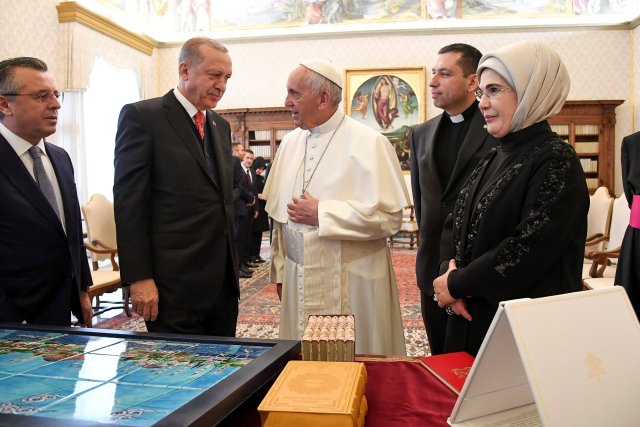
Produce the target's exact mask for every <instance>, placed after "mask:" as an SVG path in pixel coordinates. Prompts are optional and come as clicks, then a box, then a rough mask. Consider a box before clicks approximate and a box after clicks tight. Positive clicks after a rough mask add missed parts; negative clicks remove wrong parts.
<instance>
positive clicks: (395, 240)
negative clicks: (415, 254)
mask: <svg viewBox="0 0 640 427" xmlns="http://www.w3.org/2000/svg"><path fill="white" fill-rule="evenodd" d="M419 243H420V232H419V231H418V223H417V222H416V215H415V211H414V209H413V205H411V206H408V207H406V208H405V209H404V215H403V218H402V224H401V225H400V231H398V232H397V233H396V234H395V235H394V236H391V237H389V245H390V246H391V247H395V246H400V245H406V246H409V249H413V247H414V246H415V247H416V248H417V247H418V244H419Z"/></svg>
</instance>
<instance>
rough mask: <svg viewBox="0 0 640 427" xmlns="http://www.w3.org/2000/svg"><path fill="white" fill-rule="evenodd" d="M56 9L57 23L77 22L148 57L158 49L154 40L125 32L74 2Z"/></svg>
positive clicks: (63, 3) (62, 3)
mask: <svg viewBox="0 0 640 427" xmlns="http://www.w3.org/2000/svg"><path fill="white" fill-rule="evenodd" d="M56 7H57V9H58V22H60V23H64V22H77V23H78V24H82V25H84V26H86V27H89V28H91V29H93V30H96V31H98V32H100V33H102V34H104V35H106V36H109V37H111V38H112V39H115V40H117V41H119V42H122V43H124V44H126V45H127V46H130V47H132V48H134V49H137V50H139V51H140V52H143V53H145V54H147V55H149V56H151V54H152V53H153V49H155V48H156V47H158V44H157V43H156V41H155V40H153V39H151V38H149V37H146V36H142V35H140V34H136V33H133V32H131V31H129V30H125V29H124V28H122V27H121V26H120V25H118V24H116V23H115V22H113V21H111V20H109V19H107V18H104V17H102V16H100V15H98V14H96V13H95V12H92V11H91V10H89V9H87V8H86V7H84V6H82V5H80V4H78V3H77V2H75V1H66V2H61V3H60V4H58V6H56Z"/></svg>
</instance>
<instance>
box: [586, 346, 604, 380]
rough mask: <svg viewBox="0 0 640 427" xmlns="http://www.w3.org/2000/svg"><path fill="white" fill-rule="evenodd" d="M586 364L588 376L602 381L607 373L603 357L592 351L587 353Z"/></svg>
mask: <svg viewBox="0 0 640 427" xmlns="http://www.w3.org/2000/svg"><path fill="white" fill-rule="evenodd" d="M584 365H585V367H586V368H587V378H595V379H597V380H598V381H602V378H603V377H604V376H605V375H607V370H606V369H604V366H603V363H602V359H600V358H599V357H598V356H596V355H595V354H593V353H591V352H588V353H587V358H586V359H585V361H584Z"/></svg>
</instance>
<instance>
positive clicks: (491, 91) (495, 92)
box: [476, 86, 511, 100]
mask: <svg viewBox="0 0 640 427" xmlns="http://www.w3.org/2000/svg"><path fill="white" fill-rule="evenodd" d="M507 90H511V88H510V87H509V86H506V87H498V86H491V87H489V88H487V91H486V92H485V91H483V90H482V89H480V88H478V89H476V98H478V100H480V99H482V97H483V96H484V95H487V96H488V97H489V99H493V98H497V97H499V96H500V94H501V93H502V92H504V91H507Z"/></svg>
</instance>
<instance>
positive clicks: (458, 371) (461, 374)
mask: <svg viewBox="0 0 640 427" xmlns="http://www.w3.org/2000/svg"><path fill="white" fill-rule="evenodd" d="M469 371H471V366H467V367H466V368H454V369H452V370H451V372H453V375H455V376H456V377H458V378H467V377H468V376H469Z"/></svg>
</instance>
